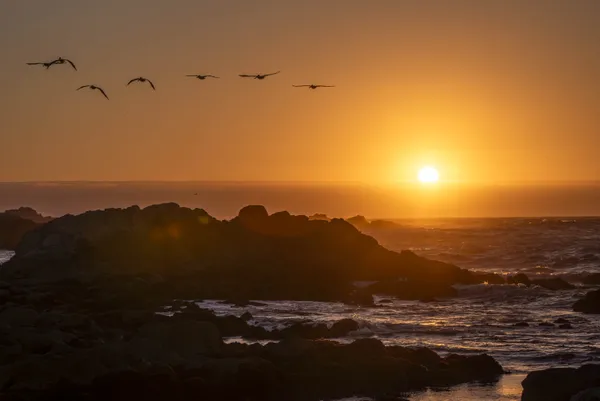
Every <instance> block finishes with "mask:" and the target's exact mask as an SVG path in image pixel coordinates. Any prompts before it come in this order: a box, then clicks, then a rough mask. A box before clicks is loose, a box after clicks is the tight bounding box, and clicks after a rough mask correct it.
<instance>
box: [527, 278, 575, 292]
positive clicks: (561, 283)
mask: <svg viewBox="0 0 600 401" xmlns="http://www.w3.org/2000/svg"><path fill="white" fill-rule="evenodd" d="M531 284H532V285H539V286H540V287H543V288H546V289H547V290H552V291H558V290H571V289H573V288H575V286H574V285H573V284H570V283H568V282H566V281H565V280H563V279H562V278H558V277H555V278H545V279H539V280H531Z"/></svg>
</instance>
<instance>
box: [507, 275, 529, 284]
mask: <svg viewBox="0 0 600 401" xmlns="http://www.w3.org/2000/svg"><path fill="white" fill-rule="evenodd" d="M506 282H507V283H508V284H524V285H526V286H528V287H529V286H530V285H531V280H529V277H527V275H526V274H524V273H518V274H515V275H514V276H509V277H508V278H507V279H506Z"/></svg>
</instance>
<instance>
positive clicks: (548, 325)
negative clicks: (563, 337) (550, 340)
mask: <svg viewBox="0 0 600 401" xmlns="http://www.w3.org/2000/svg"><path fill="white" fill-rule="evenodd" d="M538 326H541V327H554V323H550V322H541V323H540V324H539V325H538Z"/></svg>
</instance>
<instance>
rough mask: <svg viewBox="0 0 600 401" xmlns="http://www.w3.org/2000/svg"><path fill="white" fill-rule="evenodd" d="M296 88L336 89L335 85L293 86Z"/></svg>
mask: <svg viewBox="0 0 600 401" xmlns="http://www.w3.org/2000/svg"><path fill="white" fill-rule="evenodd" d="M292 86H293V87H294V88H308V89H317V88H335V85H314V84H311V85H292Z"/></svg>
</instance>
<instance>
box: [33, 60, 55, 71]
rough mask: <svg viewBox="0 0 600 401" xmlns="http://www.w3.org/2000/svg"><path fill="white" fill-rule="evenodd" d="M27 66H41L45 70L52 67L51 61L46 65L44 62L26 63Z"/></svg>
mask: <svg viewBox="0 0 600 401" xmlns="http://www.w3.org/2000/svg"><path fill="white" fill-rule="evenodd" d="M27 65H43V66H44V68H45V69H48V68H50V67H51V66H52V61H49V62H47V63H44V62H39V63H27Z"/></svg>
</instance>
